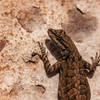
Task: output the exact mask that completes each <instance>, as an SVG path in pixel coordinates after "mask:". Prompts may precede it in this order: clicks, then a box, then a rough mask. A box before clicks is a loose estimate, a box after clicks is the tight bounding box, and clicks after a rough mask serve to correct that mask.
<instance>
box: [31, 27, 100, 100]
mask: <svg viewBox="0 0 100 100" xmlns="http://www.w3.org/2000/svg"><path fill="white" fill-rule="evenodd" d="M48 35H49V37H50V38H51V39H52V40H53V42H54V43H55V44H56V46H57V47H58V48H59V49H60V52H61V55H62V56H61V58H60V59H59V60H58V61H57V62H56V63H55V64H54V65H52V66H51V64H50V62H49V60H48V57H47V54H46V51H45V48H44V47H43V44H42V43H39V47H40V50H41V55H40V54H38V53H33V55H32V56H35V55H39V57H40V58H41V59H42V61H43V63H44V68H45V70H46V73H47V75H50V74H52V73H55V72H58V73H59V86H58V99H59V100H90V98H91V92H90V86H89V83H88V80H87V77H89V78H92V77H93V75H94V72H95V70H96V67H97V66H99V65H100V64H99V62H100V55H99V54H98V53H96V56H95V58H93V57H91V59H92V64H90V63H88V62H87V61H85V60H84V59H83V58H82V56H81V55H80V53H79V51H78V49H77V48H76V46H75V44H74V42H73V41H72V39H71V38H70V37H69V36H68V35H67V34H66V33H65V31H64V30H62V29H58V30H55V29H48Z"/></svg>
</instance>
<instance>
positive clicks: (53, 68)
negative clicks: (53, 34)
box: [32, 42, 63, 76]
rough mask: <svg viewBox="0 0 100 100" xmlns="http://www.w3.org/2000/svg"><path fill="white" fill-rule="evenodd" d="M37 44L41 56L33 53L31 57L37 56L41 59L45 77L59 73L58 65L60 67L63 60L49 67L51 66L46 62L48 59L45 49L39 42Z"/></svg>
mask: <svg viewBox="0 0 100 100" xmlns="http://www.w3.org/2000/svg"><path fill="white" fill-rule="evenodd" d="M38 44H39V47H40V50H41V55H40V54H38V53H34V52H33V54H32V55H33V56H35V55H38V56H39V57H40V58H41V60H42V61H43V63H44V68H45V71H46V73H47V75H48V76H49V75H51V74H53V73H57V72H59V68H60V65H61V63H62V61H63V59H59V60H58V61H57V62H56V63H55V64H54V65H52V66H51V64H50V62H49V60H48V57H47V53H46V50H45V47H44V46H43V44H42V43H40V42H38Z"/></svg>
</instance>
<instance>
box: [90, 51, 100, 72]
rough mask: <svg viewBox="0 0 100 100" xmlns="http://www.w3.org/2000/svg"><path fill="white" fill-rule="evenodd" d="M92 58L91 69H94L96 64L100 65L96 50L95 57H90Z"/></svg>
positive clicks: (99, 55)
mask: <svg viewBox="0 0 100 100" xmlns="http://www.w3.org/2000/svg"><path fill="white" fill-rule="evenodd" d="M91 60H92V65H93V66H92V70H96V67H97V66H100V54H98V53H97V52H96V56H95V58H93V57H91Z"/></svg>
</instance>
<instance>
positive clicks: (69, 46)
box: [48, 28, 76, 56]
mask: <svg viewBox="0 0 100 100" xmlns="http://www.w3.org/2000/svg"><path fill="white" fill-rule="evenodd" d="M48 35H49V37H50V38H51V39H52V40H53V42H54V43H55V44H56V46H57V47H58V48H59V49H60V51H61V54H62V56H67V55H68V54H70V52H72V51H73V50H75V48H76V47H75V45H74V43H73V41H72V40H71V38H70V37H69V36H68V35H67V34H66V32H65V31H64V30H62V29H57V30H56V29H51V28H50V29H48Z"/></svg>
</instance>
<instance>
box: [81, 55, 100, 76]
mask: <svg viewBox="0 0 100 100" xmlns="http://www.w3.org/2000/svg"><path fill="white" fill-rule="evenodd" d="M91 60H92V64H90V63H88V62H87V61H85V60H83V61H82V63H83V66H84V68H85V74H86V75H87V76H88V77H89V78H92V77H93V75H94V73H95V71H96V68H97V66H100V63H99V62H100V55H99V54H98V53H96V56H95V58H93V57H91Z"/></svg>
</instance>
